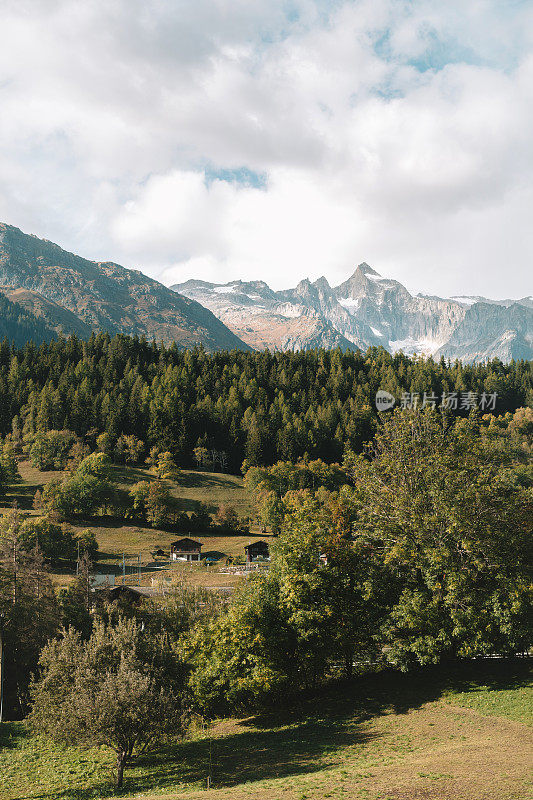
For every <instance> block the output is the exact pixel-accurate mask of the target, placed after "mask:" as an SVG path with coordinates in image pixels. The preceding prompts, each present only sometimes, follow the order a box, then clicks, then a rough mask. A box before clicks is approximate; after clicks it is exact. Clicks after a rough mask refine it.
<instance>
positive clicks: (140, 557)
mask: <svg viewBox="0 0 533 800" xmlns="http://www.w3.org/2000/svg"><path fill="white" fill-rule="evenodd" d="M140 585H141V554H140V553H139V586H140Z"/></svg>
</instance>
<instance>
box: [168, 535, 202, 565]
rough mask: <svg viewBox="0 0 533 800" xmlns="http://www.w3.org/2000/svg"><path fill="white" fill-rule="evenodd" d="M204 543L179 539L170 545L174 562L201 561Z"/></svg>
mask: <svg viewBox="0 0 533 800" xmlns="http://www.w3.org/2000/svg"><path fill="white" fill-rule="evenodd" d="M201 552H202V543H201V542H196V541H195V540H194V539H188V538H185V539H178V540H177V541H176V542H172V544H171V545H170V558H171V559H172V561H200V556H201Z"/></svg>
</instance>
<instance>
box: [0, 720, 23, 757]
mask: <svg viewBox="0 0 533 800" xmlns="http://www.w3.org/2000/svg"><path fill="white" fill-rule="evenodd" d="M27 736H29V731H28V729H27V728H26V727H25V725H24V723H23V722H2V723H0V750H5V749H8V748H13V747H18V745H19V744H20V741H21V739H25V738H26V737H27Z"/></svg>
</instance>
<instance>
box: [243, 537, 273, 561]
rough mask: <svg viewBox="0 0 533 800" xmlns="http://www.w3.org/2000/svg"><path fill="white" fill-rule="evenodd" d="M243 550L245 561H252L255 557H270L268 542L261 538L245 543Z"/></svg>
mask: <svg viewBox="0 0 533 800" xmlns="http://www.w3.org/2000/svg"><path fill="white" fill-rule="evenodd" d="M244 552H245V554H246V561H247V562H248V563H250V561H254V560H255V559H256V558H269V557H270V551H269V548H268V542H265V541H263V540H262V539H260V540H259V541H258V542H253V543H252V544H247V545H246V547H245V548H244Z"/></svg>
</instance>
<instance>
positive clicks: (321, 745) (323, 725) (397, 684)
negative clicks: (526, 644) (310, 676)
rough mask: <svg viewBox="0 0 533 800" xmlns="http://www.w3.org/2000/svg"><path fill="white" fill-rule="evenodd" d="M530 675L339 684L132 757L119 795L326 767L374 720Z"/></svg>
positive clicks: (486, 668) (467, 670) (449, 673)
mask: <svg viewBox="0 0 533 800" xmlns="http://www.w3.org/2000/svg"><path fill="white" fill-rule="evenodd" d="M530 670H531V662H530V661H529V662H526V661H524V663H516V662H504V661H502V662H501V663H495V661H494V660H485V661H482V660H480V661H476V662H471V663H469V664H454V665H448V666H439V667H430V668H424V669H422V668H421V669H418V670H413V672H411V673H409V674H406V675H403V674H400V673H398V672H393V671H392V670H391V671H384V672H382V673H380V674H378V675H368V676H366V677H361V678H357V679H354V680H353V681H351V682H349V683H348V682H339V683H338V684H337V685H335V686H330V687H329V688H328V689H325V690H323V691H322V692H318V693H316V694H315V695H314V696H313V697H308V698H304V699H302V698H300V699H299V700H298V701H295V702H293V703H292V705H291V704H289V702H288V701H285V700H284V701H283V710H277V709H273V710H272V711H269V712H264V713H261V714H257V715H255V716H253V717H249V718H247V719H244V720H241V721H239V722H236V723H234V727H233V729H232V732H231V733H230V734H229V735H226V736H224V735H223V736H219V737H213V738H211V739H210V738H209V737H205V738H201V739H194V740H188V741H183V742H179V743H177V744H174V745H170V746H168V747H165V748H161V749H159V750H157V751H156V752H153V753H146V754H144V755H142V756H140V757H138V758H137V759H135V760H134V762H132V764H131V767H130V768H129V769H128V770H127V772H126V776H125V787H124V792H125V793H129V792H137V793H141V792H147V791H156V790H165V789H169V788H171V787H172V788H174V789H175V790H176V791H179V790H180V789H181V788H183V790H187V789H191V788H194V787H197V788H202V787H205V783H206V778H207V774H208V771H209V763H210V762H211V763H212V776H213V785H214V786H215V787H220V788H222V787H231V786H236V785H238V784H241V783H245V782H253V781H261V780H265V779H272V778H279V777H281V778H282V777H290V776H292V775H301V774H305V773H312V772H316V771H320V770H324V769H328V768H332V767H335V766H337V765H338V763H339V754H338V751H339V750H340V749H342V748H346V747H350V746H354V745H361V744H363V745H364V744H365V742H370V741H371V740H374V739H375V738H376V734H375V733H372V732H370V731H369V730H367V729H366V728H365V725H364V723H365V722H367V721H368V720H370V719H372V718H373V717H376V716H379V715H382V714H388V713H391V712H393V713H396V714H402V713H407V712H408V711H409V710H411V709H415V708H419V707H420V706H422V705H424V704H425V703H428V702H431V701H434V700H437V699H439V698H440V697H441V696H442V695H443V693H444V692H445V691H446V690H448V689H450V688H457V689H461V688H462V687H466V688H475V687H476V686H480V685H485V686H487V685H494V687H495V688H498V689H503V688H516V687H518V686H522V685H527V684H528V683H529V681H530V677H531V676H530ZM528 673H529V674H528ZM95 794H96V795H98V796H101V797H114V796H115V792H114V790H113V787H112V785H111V782H108V783H105V782H103V781H101V783H100V785H95V784H94V783H93V784H92V785H91V786H87V788H86V789H78V790H73V788H72V787H70V788H68V789H67V788H65V789H64V790H63V791H62V792H57V791H56V792H55V793H54V794H53V795H52V794H51V793H43V794H41V795H39V800H59V799H60V798H61V799H62V800H89V798H92V797H94V796H95ZM19 800H22V798H20V799H19Z"/></svg>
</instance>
